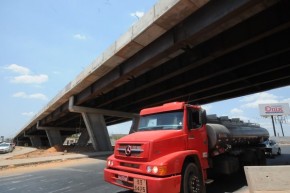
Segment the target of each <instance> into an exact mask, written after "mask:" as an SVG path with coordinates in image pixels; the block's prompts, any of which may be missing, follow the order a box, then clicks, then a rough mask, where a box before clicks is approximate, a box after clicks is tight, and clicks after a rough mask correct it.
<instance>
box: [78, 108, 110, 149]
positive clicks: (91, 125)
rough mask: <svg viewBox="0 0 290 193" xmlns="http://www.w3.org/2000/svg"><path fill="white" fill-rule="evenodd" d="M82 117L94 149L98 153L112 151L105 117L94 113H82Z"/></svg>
mask: <svg viewBox="0 0 290 193" xmlns="http://www.w3.org/2000/svg"><path fill="white" fill-rule="evenodd" d="M82 116H83V119H84V121H85V124H86V127H87V132H88V134H89V136H90V138H91V141H92V144H93V147H94V149H95V150H98V151H112V145H111V141H110V138H109V133H108V130H107V126H106V122H105V119H104V116H103V115H99V114H93V113H82Z"/></svg>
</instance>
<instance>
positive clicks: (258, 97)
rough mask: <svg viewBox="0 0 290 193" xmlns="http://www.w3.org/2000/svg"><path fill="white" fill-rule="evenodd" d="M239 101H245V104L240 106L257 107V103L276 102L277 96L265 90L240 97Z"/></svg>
mask: <svg viewBox="0 0 290 193" xmlns="http://www.w3.org/2000/svg"><path fill="white" fill-rule="evenodd" d="M241 101H242V102H247V103H246V104H244V105H242V106H241V107H242V108H258V105H259V104H265V103H277V102H278V96H276V95H273V94H270V93H267V92H261V93H256V94H253V95H250V96H245V97H243V98H242V100H241Z"/></svg>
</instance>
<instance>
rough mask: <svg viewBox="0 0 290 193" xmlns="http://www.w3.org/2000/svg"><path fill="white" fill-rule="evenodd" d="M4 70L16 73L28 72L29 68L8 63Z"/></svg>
mask: <svg viewBox="0 0 290 193" xmlns="http://www.w3.org/2000/svg"><path fill="white" fill-rule="evenodd" d="M5 69H6V70H10V71H12V72H16V73H18V74H24V75H25V74H29V73H30V70H29V69H28V68H26V67H23V66H19V65H17V64H10V65H9V66H7V67H5Z"/></svg>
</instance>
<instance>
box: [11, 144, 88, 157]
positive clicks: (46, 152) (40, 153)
mask: <svg viewBox="0 0 290 193" xmlns="http://www.w3.org/2000/svg"><path fill="white" fill-rule="evenodd" d="M93 151H94V149H93V148H92V147H90V146H89V147H72V146H54V147H50V148H43V149H37V150H35V151H32V152H29V153H25V154H21V155H15V156H13V157H10V158H8V160H14V159H26V158H35V157H49V156H58V155H65V154H73V153H84V152H93Z"/></svg>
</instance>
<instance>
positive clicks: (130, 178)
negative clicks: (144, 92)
mask: <svg viewBox="0 0 290 193" xmlns="http://www.w3.org/2000/svg"><path fill="white" fill-rule="evenodd" d="M205 124H206V114H205V111H204V110H203V109H202V108H201V107H200V106H194V105H188V104H185V103H184V102H174V103H168V104H165V105H162V106H159V107H153V108H148V109H143V110H141V112H140V119H139V123H138V130H137V131H135V132H134V133H132V134H130V135H128V136H125V137H123V138H121V139H120V140H118V141H117V142H116V144H115V150H114V154H113V155H112V156H110V157H109V158H108V160H107V168H106V169H105V171H104V178H105V180H106V181H108V182H110V183H112V184H115V185H118V186H121V187H124V188H128V189H132V190H134V191H135V192H180V191H183V192H188V191H187V190H188V189H190V188H193V189H200V190H202V189H203V182H204V179H205V178H206V172H204V171H205V170H206V169H207V168H208V159H207V158H208V141H207V133H206V127H205ZM185 173H186V175H187V179H190V180H191V183H190V184H191V187H188V186H186V187H182V186H181V184H182V183H183V181H184V179H182V177H181V176H182V175H184V174H185ZM194 173H195V175H194Z"/></svg>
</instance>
